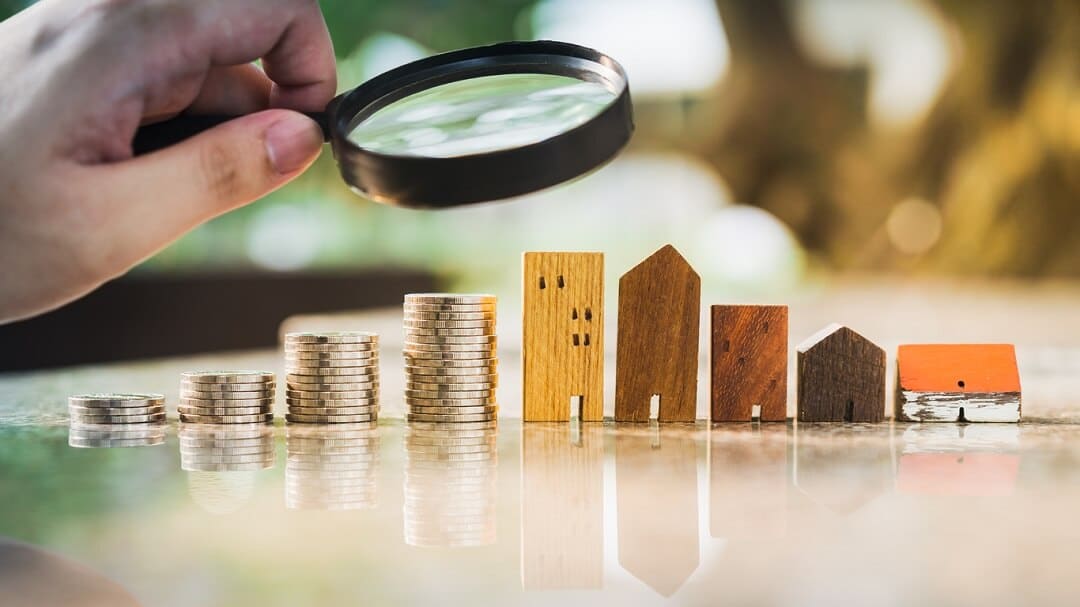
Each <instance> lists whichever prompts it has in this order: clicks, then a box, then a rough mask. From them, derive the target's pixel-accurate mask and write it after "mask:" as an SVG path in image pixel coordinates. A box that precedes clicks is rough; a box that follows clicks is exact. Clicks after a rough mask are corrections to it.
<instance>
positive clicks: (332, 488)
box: [285, 422, 379, 510]
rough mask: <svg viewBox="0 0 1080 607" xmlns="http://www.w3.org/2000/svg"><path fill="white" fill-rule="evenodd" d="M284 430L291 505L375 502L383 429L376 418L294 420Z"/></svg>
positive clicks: (349, 506)
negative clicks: (326, 422) (316, 422)
mask: <svg viewBox="0 0 1080 607" xmlns="http://www.w3.org/2000/svg"><path fill="white" fill-rule="evenodd" d="M285 432H286V434H285V449H286V453H287V455H286V458H287V459H286V461H285V507H286V508H289V509H293V510H355V509H363V508H373V507H375V505H376V492H375V488H376V483H375V479H376V472H377V470H378V467H379V430H378V428H376V426H375V423H374V422H372V423H369V424H349V425H334V426H314V425H310V424H307V425H301V424H290V425H289V426H288V427H287V428H286V430H285Z"/></svg>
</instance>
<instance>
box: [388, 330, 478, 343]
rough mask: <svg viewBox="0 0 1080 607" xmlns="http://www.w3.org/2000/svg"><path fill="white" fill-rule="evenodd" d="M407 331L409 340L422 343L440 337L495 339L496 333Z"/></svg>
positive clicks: (475, 331)
mask: <svg viewBox="0 0 1080 607" xmlns="http://www.w3.org/2000/svg"><path fill="white" fill-rule="evenodd" d="M405 331H406V332H405V335H406V338H407V339H411V340H421V341H428V340H430V339H434V338H438V337H445V338H458V337H472V338H479V337H488V338H494V337H495V331H494V330H492V329H405Z"/></svg>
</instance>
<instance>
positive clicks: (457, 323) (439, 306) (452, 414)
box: [404, 293, 499, 426]
mask: <svg viewBox="0 0 1080 607" xmlns="http://www.w3.org/2000/svg"><path fill="white" fill-rule="evenodd" d="M495 303H496V300H495V296H494V295H454V294H448V293H416V294H411V295H406V296H405V325H404V326H405V346H404V353H405V382H406V383H405V404H406V405H407V407H408V414H407V415H406V419H407V420H408V421H410V422H453V423H466V422H468V423H488V424H490V425H491V426H494V424H495V420H496V418H497V417H498V410H499V408H498V405H497V404H496V402H495V387H496V384H497V380H498V358H496V337H495Z"/></svg>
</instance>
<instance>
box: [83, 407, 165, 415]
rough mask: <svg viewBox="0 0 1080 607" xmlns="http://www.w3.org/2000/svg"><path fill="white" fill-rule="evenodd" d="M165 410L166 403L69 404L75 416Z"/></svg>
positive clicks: (144, 412) (137, 413) (159, 411)
mask: <svg viewBox="0 0 1080 607" xmlns="http://www.w3.org/2000/svg"><path fill="white" fill-rule="evenodd" d="M164 412H165V405H150V406H147V407H82V406H78V405H68V413H70V414H71V415H72V416H73V417H74V416H83V415H115V416H122V415H152V414H154V413H164Z"/></svg>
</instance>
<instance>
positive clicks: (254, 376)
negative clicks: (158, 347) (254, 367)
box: [181, 371, 274, 384]
mask: <svg viewBox="0 0 1080 607" xmlns="http://www.w3.org/2000/svg"><path fill="white" fill-rule="evenodd" d="M181 377H182V378H183V379H185V380H187V381H190V382H195V383H200V384H254V383H259V382H272V381H274V374H273V373H271V372H270V371H188V372H186V373H182V374H181Z"/></svg>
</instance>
